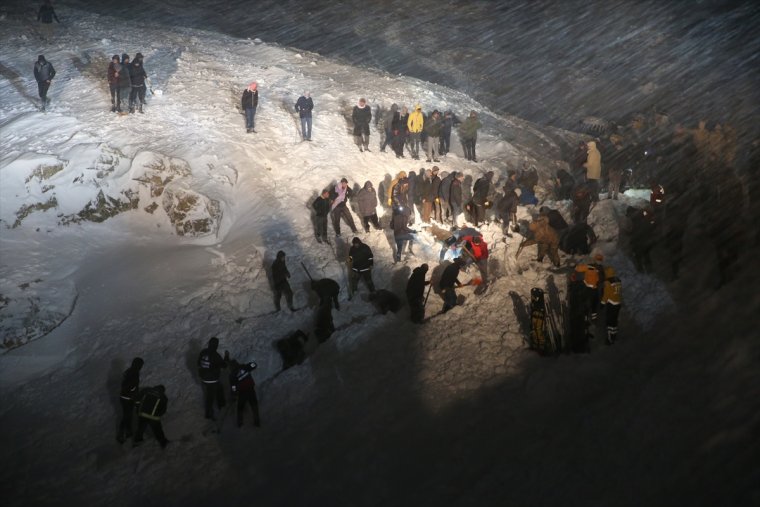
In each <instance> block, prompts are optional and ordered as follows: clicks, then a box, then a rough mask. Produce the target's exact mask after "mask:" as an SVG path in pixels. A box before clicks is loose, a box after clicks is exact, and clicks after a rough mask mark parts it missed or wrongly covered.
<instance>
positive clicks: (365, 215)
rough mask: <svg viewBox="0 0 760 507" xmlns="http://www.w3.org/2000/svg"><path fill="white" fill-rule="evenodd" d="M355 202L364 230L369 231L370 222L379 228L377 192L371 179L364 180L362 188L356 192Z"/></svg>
mask: <svg viewBox="0 0 760 507" xmlns="http://www.w3.org/2000/svg"><path fill="white" fill-rule="evenodd" d="M356 204H357V206H358V207H359V214H360V215H361V217H362V226H363V227H364V232H369V224H370V223H372V225H373V226H374V227H375V229H376V230H378V231H379V230H381V228H380V222H379V221H378V219H377V192H376V191H375V188H374V187H373V186H372V182H371V181H367V182H365V183H364V188H362V189H361V190H359V192H358V193H357V194H356Z"/></svg>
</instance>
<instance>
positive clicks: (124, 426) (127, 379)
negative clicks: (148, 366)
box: [116, 357, 144, 444]
mask: <svg viewBox="0 0 760 507" xmlns="http://www.w3.org/2000/svg"><path fill="white" fill-rule="evenodd" d="M143 364H144V361H143V360H142V358H141V357H135V358H134V359H132V365H131V366H130V367H129V368H127V369H126V370H125V371H124V375H122V377H121V392H120V393H119V403H121V411H122V415H121V423H119V433H118V434H117V435H116V440H118V441H119V443H120V444H123V443H124V441H125V440H126V439H128V438H131V437H132V418H133V417H134V415H135V403H136V402H137V394H138V392H139V389H140V370H141V369H142V367H143Z"/></svg>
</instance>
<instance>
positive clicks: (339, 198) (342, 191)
mask: <svg viewBox="0 0 760 507" xmlns="http://www.w3.org/2000/svg"><path fill="white" fill-rule="evenodd" d="M331 197H332V208H331V209H332V211H331V212H330V214H331V216H332V223H333V229H335V235H336V236H338V237H340V219H341V218H343V220H344V221H345V222H346V224H348V226H349V227H350V228H351V232H353V233H354V234H356V233H357V232H358V231H357V230H356V225H355V224H354V217H352V216H351V210H349V209H348V200H349V199H350V198H351V189H350V188H348V180H347V179H346V178H341V180H340V183H338V184H337V185H335V191H334V192H333V194H332V196H331Z"/></svg>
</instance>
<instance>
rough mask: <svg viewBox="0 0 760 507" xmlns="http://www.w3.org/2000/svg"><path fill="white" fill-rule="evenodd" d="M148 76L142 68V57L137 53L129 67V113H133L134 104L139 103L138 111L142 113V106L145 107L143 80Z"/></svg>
mask: <svg viewBox="0 0 760 507" xmlns="http://www.w3.org/2000/svg"><path fill="white" fill-rule="evenodd" d="M147 77H148V74H147V73H146V72H145V68H144V67H143V55H142V53H137V54H136V55H135V59H134V60H132V64H131V65H130V66H129V80H130V81H131V83H132V90H131V91H130V92H129V112H130V113H134V112H135V104H136V103H137V101H138V100H139V101H140V105H139V111H140V112H141V113H142V112H143V106H144V105H145V89H146V87H145V79H146V78H147Z"/></svg>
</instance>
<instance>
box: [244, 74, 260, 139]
mask: <svg viewBox="0 0 760 507" xmlns="http://www.w3.org/2000/svg"><path fill="white" fill-rule="evenodd" d="M241 105H242V107H243V112H244V114H245V131H246V132H247V133H249V134H250V133H251V132H256V108H257V107H259V84H258V83H257V82H256V81H254V82H253V83H251V84H249V85H248V88H246V89H245V91H244V92H243V98H242V104H241Z"/></svg>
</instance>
